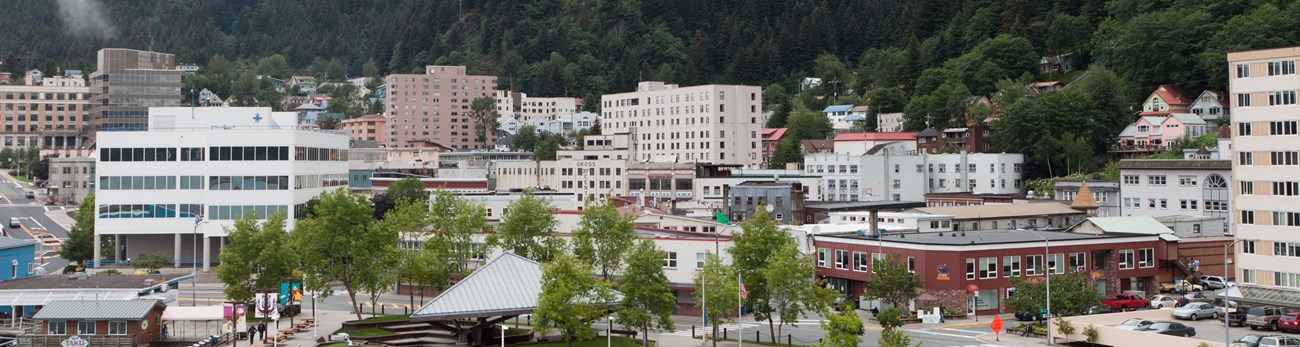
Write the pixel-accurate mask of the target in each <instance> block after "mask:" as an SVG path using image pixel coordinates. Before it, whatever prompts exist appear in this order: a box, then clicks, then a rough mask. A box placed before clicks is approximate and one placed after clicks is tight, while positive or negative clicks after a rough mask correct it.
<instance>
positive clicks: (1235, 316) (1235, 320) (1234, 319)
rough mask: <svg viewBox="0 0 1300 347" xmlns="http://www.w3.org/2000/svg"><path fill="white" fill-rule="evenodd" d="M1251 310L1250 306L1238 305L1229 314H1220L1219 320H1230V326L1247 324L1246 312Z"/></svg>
mask: <svg viewBox="0 0 1300 347" xmlns="http://www.w3.org/2000/svg"><path fill="white" fill-rule="evenodd" d="M1249 311H1250V306H1237V308H1235V309H1233V310H1232V311H1231V312H1228V314H1227V315H1224V316H1219V320H1224V319H1227V320H1228V326H1239V327H1244V326H1246V313H1247V312H1249Z"/></svg>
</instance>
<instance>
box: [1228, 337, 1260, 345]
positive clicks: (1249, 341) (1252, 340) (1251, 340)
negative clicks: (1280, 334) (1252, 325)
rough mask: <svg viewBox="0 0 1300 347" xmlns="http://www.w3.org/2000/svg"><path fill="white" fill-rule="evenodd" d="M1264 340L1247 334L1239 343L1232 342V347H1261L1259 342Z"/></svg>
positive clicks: (1238, 340)
mask: <svg viewBox="0 0 1300 347" xmlns="http://www.w3.org/2000/svg"><path fill="white" fill-rule="evenodd" d="M1262 338H1264V336H1261V335H1255V334H1246V336H1242V337H1241V338H1240V339H1237V341H1232V346H1231V347H1259V340H1260V339H1262Z"/></svg>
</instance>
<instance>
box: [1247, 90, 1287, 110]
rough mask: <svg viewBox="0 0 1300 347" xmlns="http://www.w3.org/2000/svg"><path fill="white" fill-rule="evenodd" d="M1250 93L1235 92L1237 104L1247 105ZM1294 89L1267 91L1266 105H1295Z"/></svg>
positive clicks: (1248, 104)
mask: <svg viewBox="0 0 1300 347" xmlns="http://www.w3.org/2000/svg"><path fill="white" fill-rule="evenodd" d="M1250 104H1251V102H1250V93H1237V106H1239V107H1249V106H1250ZM1295 104H1296V91H1294V90H1281V91H1272V92H1268V106H1280V105H1295Z"/></svg>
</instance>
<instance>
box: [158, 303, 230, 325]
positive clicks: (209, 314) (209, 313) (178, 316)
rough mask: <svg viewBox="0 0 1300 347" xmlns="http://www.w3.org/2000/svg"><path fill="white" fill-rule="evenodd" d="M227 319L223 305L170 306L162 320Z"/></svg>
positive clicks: (164, 312)
mask: <svg viewBox="0 0 1300 347" xmlns="http://www.w3.org/2000/svg"><path fill="white" fill-rule="evenodd" d="M223 319H225V317H224V313H223V311H222V307H221V306H168V307H167V309H166V310H164V311H163V315H162V320H170V321H181V320H185V321H219V320H223Z"/></svg>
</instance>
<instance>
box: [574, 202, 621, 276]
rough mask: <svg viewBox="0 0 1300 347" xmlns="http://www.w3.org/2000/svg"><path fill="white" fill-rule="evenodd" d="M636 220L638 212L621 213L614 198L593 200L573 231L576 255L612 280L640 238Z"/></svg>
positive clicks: (601, 274)
mask: <svg viewBox="0 0 1300 347" xmlns="http://www.w3.org/2000/svg"><path fill="white" fill-rule="evenodd" d="M635 221H636V216H635V215H631V214H623V213H622V212H619V210H618V208H616V207H614V200H613V199H605V201H604V202H601V203H599V204H598V205H597V204H591V203H589V204H588V205H587V209H586V210H584V211H583V212H582V219H581V220H579V221H578V227H577V228H576V229H574V230H573V255H574V256H576V257H578V259H580V260H581V261H582V262H583V263H585V264H586V265H588V266H592V267H594V268H596V270H597V271H598V272H599V273H600V276H601V277H603V278H604V279H605V280H606V281H608V280H610V279H611V278H610V277H611V276H613V275H614V272H616V271H618V267H619V265H620V264H621V263H622V262H623V256H624V255H625V254H627V251H628V249H630V248H632V243H633V242H634V241H636V230H635V227H636V225H635Z"/></svg>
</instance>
